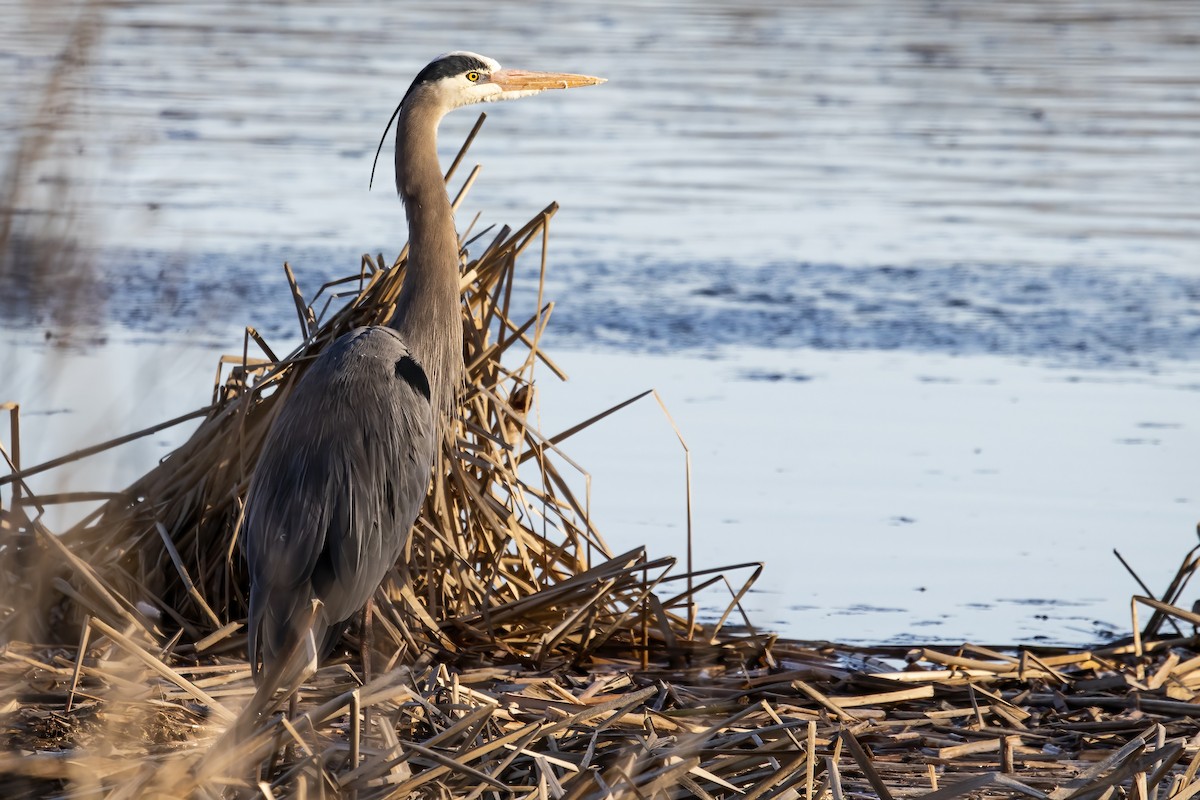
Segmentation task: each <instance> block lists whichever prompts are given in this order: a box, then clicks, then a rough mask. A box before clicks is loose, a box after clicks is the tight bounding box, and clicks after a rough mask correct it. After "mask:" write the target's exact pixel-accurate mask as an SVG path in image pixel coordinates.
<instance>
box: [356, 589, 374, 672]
mask: <svg viewBox="0 0 1200 800" xmlns="http://www.w3.org/2000/svg"><path fill="white" fill-rule="evenodd" d="M374 604H375V601H374V598H372V599H370V600H368V601H367V604H366V605H365V606H363V610H362V615H363V616H362V636H361V637H360V638H359V640H358V644H359V648H360V650H361V652H362V671H363V674H362V678H363V685H364V686H365V685H366V684H368V683H370V682H371V674H372V673H373V672H374V670H373V669H372V668H371V650H372V647H373V645H374V644H375V636H374V634H372V632H371V617H372V616H373V606H374Z"/></svg>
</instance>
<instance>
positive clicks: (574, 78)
mask: <svg viewBox="0 0 1200 800" xmlns="http://www.w3.org/2000/svg"><path fill="white" fill-rule="evenodd" d="M605 80H606V79H605V78H595V77H593V76H591V75H572V74H571V73H569V72H529V71H527V70H523V69H501V70H497V71H496V72H493V73H492V83H494V84H496V85H497V86H499V87H500V88H501V89H503V90H504V91H506V92H540V91H543V90H545V89H573V88H575V87H576V86H595V85H596V84H598V83H604V82H605Z"/></svg>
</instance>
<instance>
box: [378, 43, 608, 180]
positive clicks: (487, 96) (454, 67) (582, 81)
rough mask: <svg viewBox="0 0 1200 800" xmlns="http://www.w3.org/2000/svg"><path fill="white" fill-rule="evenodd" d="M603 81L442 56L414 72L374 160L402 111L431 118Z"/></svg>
mask: <svg viewBox="0 0 1200 800" xmlns="http://www.w3.org/2000/svg"><path fill="white" fill-rule="evenodd" d="M604 81H605V79H604V78H596V77H593V76H591V75H574V74H572V73H569V72H530V71H527V70H521V69H501V67H500V64H499V63H497V62H496V61H495V59H491V58H488V57H487V56H481V55H479V54H478V53H471V52H468V51H466V50H457V51H455V52H453V53H443V54H442V55H440V56H438V57H437V58H435V59H434V60H433V61H430V62H429V63H428V64H426V65H425V67H424V69H422V70H421V71H420V72H418V73H417V77H416V78H415V79H414V80H413V82H412V86H410V87H408V92H406V93H405V95H404V99H403V100H401V101H400V105H398V106H396V110H395V111H394V112H392V118H391V119H389V120H388V124H387V127H386V128H384V129H383V137H381V138H380V140H379V148H377V149H376V151H375V160H376V161H378V160H379V152H380V150H382V149H383V141H384V139H386V138H387V134H388V131H389V130H390V129H391V127H392V123H393V122H395V121H396V117H397V116H399V115H400V113H401V112H402V111H403V110H404V109H406V108H410V107H413V106H417V105H421V106H423V107H425V108H426V110H432V111H433V114H434V116H435V119H440V118H441V116H442V115H443V114H445V113H447V112H449V111H453V110H454V109H456V108H461V107H463V106H469V105H472V104H474V103H490V102H494V101H496V100H515V99H516V98H518V97H529V96H530V95H534V94H538V93H539V92H544V91H546V90H547V89H573V88H575V87H576V86H595V85H596V84H598V83H604ZM374 181H375V166H374V164H372V165H371V183H374Z"/></svg>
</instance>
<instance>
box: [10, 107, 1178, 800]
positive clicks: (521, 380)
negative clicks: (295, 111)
mask: <svg viewBox="0 0 1200 800" xmlns="http://www.w3.org/2000/svg"><path fill="white" fill-rule="evenodd" d="M477 129H478V126H477V127H476V130H477ZM468 143H469V141H468ZM464 150H465V148H464ZM461 158H462V155H461V154H460V157H459V160H456V161H455V165H454V166H452V168H451V173H452V174H453V172H454V171H455V167H457V165H458V164H459V162H460V160H461ZM473 178H474V174H472V175H471V176H470V177H469V178H468V179H467V180H466V182H465V185H464V187H463V192H465V191H466V189H467V188H469V186H470V184H471V182H472V180H473ZM463 192H460V193H459V199H460V200H461V197H462V193H463ZM553 213H554V206H551V207H549V208H547V209H546V210H545V211H544V212H543V213H541V214H539V215H538V216H537V217H535V218H534V219H533V220H532V221H530V222H529V223H528V224H527V225H525V226H524V227H522V228H521V229H520V230H517V231H515V232H514V231H509V230H502V231H499V232H496V233H488V234H485V235H486V236H487V237H488V238H487V240H488V244H486V246H484V247H483V248H482V249H483V252H482V255H480V256H479V257H478V258H476V259H474V260H471V261H469V262H467V261H466V259H465V258H464V264H463V280H462V288H463V306H462V308H463V314H464V321H465V341H464V352H465V354H466V361H467V364H468V371H469V374H470V383H469V388H468V390H467V392H466V394H465V396H464V397H463V399H462V403H461V408H460V413H459V418H458V419H457V420H456V423H455V429H454V431H453V435H452V436H451V437H449V438H448V439H447V442H446V444H445V448H444V451H443V453H442V455H441V457H440V459H439V462H438V465H437V468H436V470H435V477H434V481H433V487H432V490H431V492H430V494H429V497H428V499H427V501H426V503H425V506H424V509H423V511H422V514H421V517H420V519H419V521H418V523H417V525H416V528H415V530H414V534H413V536H412V539H411V545H410V548H409V551H408V553H407V554H406V557H405V558H404V559H403V560H402V562H401V564H400V565H399V566H398V567H397V568H396V570H394V572H393V574H392V575H391V576H390V578H389V580H388V581H387V582H386V583H385V586H384V587H383V588H382V589H381V590H380V591H379V592H377V593H376V612H375V614H374V617H373V621H372V637H371V641H373V645H374V652H375V658H374V659H372V660H371V663H368V664H364V663H362V661H361V659H360V657H359V653H360V649H361V642H360V641H359V637H360V636H361V633H362V632H361V631H357V632H352V633H351V634H350V635H348V636H347V637H346V640H345V641H344V642H343V644H345V645H346V647H345V648H342V649H341V650H340V651H339V654H338V655H337V656H336V657H335V658H334V659H333V660H332V662H331V663H330V664H329V665H327V666H325V667H323V668H322V669H320V670H319V671H317V672H316V673H315V674H313V675H311V676H309V677H308V678H307V679H306V680H305V681H304V683H303V685H302V686H301V687H300V689H299V692H298V693H297V695H296V701H295V702H294V704H293V705H292V707H290V708H287V709H286V710H278V711H277V710H275V709H274V704H272V703H271V702H270V701H271V698H262V697H256V693H255V688H254V685H253V682H252V680H251V677H250V669H249V664H248V663H247V662H246V659H245V652H244V647H245V636H244V630H243V624H244V619H245V611H246V608H245V604H246V603H245V601H246V598H245V577H244V574H243V568H242V564H241V558H240V555H239V553H238V549H237V542H236V532H237V528H238V521H239V515H240V512H241V502H242V498H243V497H244V494H245V489H246V485H247V481H248V478H249V475H250V472H251V471H252V467H253V464H254V459H255V457H256V453H257V452H258V448H259V446H260V444H261V442H262V439H263V437H264V435H265V433H266V430H267V429H268V427H269V425H270V422H271V419H272V418H273V415H274V413H275V411H276V409H277V408H278V407H279V403H280V402H281V401H282V400H284V399H285V398H286V397H287V394H288V391H289V388H290V386H292V385H293V383H294V381H295V380H296V378H297V376H298V375H300V374H301V373H302V371H303V369H304V368H305V365H306V364H307V363H308V362H309V361H310V360H311V358H312V357H313V355H314V354H316V353H317V352H319V351H320V350H321V348H323V347H324V346H325V345H327V344H328V343H330V342H331V341H333V340H334V339H335V338H336V337H338V336H339V335H341V334H342V333H344V332H345V331H347V330H349V329H350V328H353V327H355V326H357V325H363V324H374V323H379V322H382V321H383V320H385V319H386V318H387V317H388V315H389V313H390V311H391V308H392V305H393V303H394V301H395V298H396V296H397V293H398V289H399V286H400V284H401V282H402V281H403V276H404V268H405V254H404V253H401V255H400V257H399V258H398V259H397V260H396V261H395V263H394V264H392V265H391V266H388V265H387V264H386V263H385V262H384V261H383V259H382V258H367V257H364V259H363V262H362V265H361V269H360V270H359V271H358V272H357V273H356V274H354V275H352V276H349V277H347V278H344V279H341V280H339V281H334V282H333V283H331V284H329V285H327V286H326V287H323V289H322V291H321V292H320V293H319V294H318V298H317V299H314V300H311V301H306V300H305V299H304V298H303V297H302V295H301V293H300V292H299V290H298V289H297V288H296V286H295V283H294V281H293V282H292V288H293V293H294V296H295V298H296V308H297V312H298V318H299V321H300V325H301V328H302V330H303V332H304V342H303V344H302V345H301V346H300V347H299V348H297V349H296V351H295V352H293V353H291V354H289V355H288V356H286V357H284V358H279V357H277V356H276V355H275V354H274V353H273V352H272V351H271V349H270V347H269V346H268V345H267V343H266V342H264V341H262V339H261V337H259V336H258V335H257V334H256V333H255V332H254V331H252V330H248V331H247V338H246V343H245V347H244V348H243V352H242V354H241V355H240V356H237V357H233V358H230V359H226V364H225V369H224V370H223V371H222V372H221V373H220V375H219V378H218V381H217V385H216V386H215V389H214V395H213V400H212V403H211V404H210V405H208V406H206V407H205V408H203V409H200V410H199V411H197V412H196V413H195V414H193V415H189V417H190V418H199V419H200V423H199V427H198V428H197V429H196V431H195V432H194V433H193V434H192V436H191V437H190V438H189V439H188V441H187V442H186V443H185V444H184V445H182V446H181V447H180V448H179V449H178V450H176V451H175V452H174V453H172V454H171V456H170V457H169V458H167V459H165V460H163V461H162V462H161V463H160V464H158V465H157V466H155V467H154V468H153V469H152V470H150V471H149V472H148V473H147V474H146V475H145V476H143V477H142V478H141V479H139V480H138V481H137V482H135V483H134V484H133V485H132V486H130V487H127V488H126V489H125V490H123V491H120V492H117V493H111V494H108V495H104V497H105V498H106V500H105V502H104V504H103V505H102V506H101V507H100V508H99V509H98V510H96V511H95V512H94V513H91V514H89V515H88V516H87V518H85V519H84V520H83V521H82V522H80V523H79V524H78V525H76V526H74V527H73V528H71V529H70V530H68V531H63V532H52V531H50V530H48V529H47V528H46V527H45V525H44V524H43V523H42V519H41V517H42V511H43V509H44V508H45V506H46V505H48V504H50V503H53V502H59V501H70V500H76V499H80V497H79V495H74V496H57V497H51V496H41V497H37V496H33V495H32V494H31V492H30V490H29V487H28V485H27V484H26V483H25V482H24V478H27V477H29V476H32V475H34V474H37V473H38V472H44V471H46V470H49V469H54V468H55V467H56V466H61V465H62V464H63V463H68V462H69V461H71V460H72V459H74V458H77V457H82V456H84V455H86V454H87V452H94V451H96V450H98V449H100V448H99V447H98V448H92V449H91V450H89V451H86V452H84V453H81V454H72V455H71V456H67V457H64V458H63V459H58V460H56V461H54V462H49V463H48V464H44V465H38V466H33V467H25V468H23V469H22V466H21V465H20V463H19V457H18V453H17V451H16V448H15V447H13V446H10V447H9V448H8V449H6V450H5V451H4V453H3V456H4V458H6V459H8V462H9V466H10V475H8V476H6V477H4V478H0V482H3V483H4V484H7V485H8V486H9V487H11V488H10V491H11V492H12V496H13V502H12V503H10V505H9V507H8V508H4V509H0V603H2V604H3V606H4V608H3V613H4V616H3V619H2V621H0V625H2V626H3V628H2V629H0V636H3V639H4V640H5V641H6V642H7V644H6V645H5V646H4V649H3V651H2V652H0V739H2V740H3V743H4V748H3V752H0V783H2V784H3V786H4V792H3V793H4V795H5V796H13V797H20V796H30V797H33V796H71V797H116V798H121V797H190V796H197V797H235V796H236V797H252V796H260V795H261V796H267V797H281V796H295V797H321V796H325V797H329V796H340V795H347V796H355V797H358V798H384V797H412V796H440V797H470V798H474V797H497V798H506V797H553V798H591V797H597V798H598V797H607V796H613V795H618V796H629V797H685V796H698V797H742V796H744V797H747V798H767V797H779V798H784V797H786V798H799V797H803V798H805V800H813V799H814V798H819V799H821V800H824V798H832V800H843V798H845V797H848V796H851V795H856V796H877V797H881V798H888V797H892V796H905V797H911V796H924V797H930V798H934V799H935V800H941V799H942V798H949V797H954V796H960V795H967V794H970V795H972V796H1000V795H1013V794H1022V795H1027V796H1031V797H1049V798H1051V799H1052V800H1075V799H1076V798H1108V797H1114V796H1118V795H1119V796H1136V797H1138V798H1141V799H1142V800H1172V799H1173V800H1187V798H1189V797H1191V796H1192V795H1193V794H1195V793H1196V792H1197V791H1200V781H1197V779H1196V773H1197V769H1198V768H1200V748H1198V747H1197V744H1198V742H1197V736H1198V735H1200V726H1197V725H1196V722H1195V714H1194V713H1193V712H1194V711H1196V710H1200V705H1197V704H1196V703H1195V701H1196V699H1197V696H1196V687H1197V686H1200V655H1198V654H1200V649H1198V648H1197V643H1198V640H1197V638H1196V637H1195V636H1187V635H1184V633H1183V632H1182V631H1178V630H1177V631H1176V633H1175V635H1174V636H1173V638H1169V639H1166V638H1161V637H1159V636H1158V635H1157V634H1158V631H1159V630H1160V629H1162V628H1163V626H1164V625H1165V624H1167V623H1168V622H1169V621H1171V620H1183V621H1184V622H1185V624H1194V623H1196V622H1200V617H1198V616H1196V615H1194V614H1191V613H1190V612H1186V611H1183V610H1181V609H1179V608H1177V607H1176V606H1174V605H1172V604H1173V603H1174V602H1175V601H1176V600H1177V598H1178V597H1179V596H1180V593H1181V592H1182V590H1183V586H1184V584H1185V583H1186V580H1187V579H1188V578H1189V577H1190V575H1191V574H1192V571H1193V570H1194V569H1195V567H1196V560H1195V558H1194V553H1193V554H1191V555H1189V558H1188V560H1187V561H1186V562H1185V564H1184V566H1183V567H1182V568H1181V570H1180V572H1179V576H1178V577H1177V579H1176V581H1175V582H1174V583H1173V584H1172V586H1171V587H1170V590H1169V591H1168V592H1167V594H1166V596H1165V598H1164V600H1165V601H1166V602H1160V601H1158V600H1154V599H1151V598H1142V599H1140V600H1139V602H1141V603H1142V604H1145V605H1149V606H1151V607H1153V608H1154V616H1153V617H1152V618H1151V619H1150V620H1149V622H1148V623H1147V625H1146V629H1145V631H1144V632H1142V633H1141V634H1139V635H1138V636H1137V637H1136V638H1135V639H1134V640H1132V641H1131V642H1129V643H1124V644H1120V645H1114V646H1111V647H1107V648H1104V649H1097V650H1090V651H1078V652H1065V651H1052V650H1043V651H1039V652H1034V651H1032V650H1022V651H1019V652H1015V651H996V650H989V649H986V648H979V647H970V646H964V647H962V648H958V649H955V650H952V651H949V652H947V651H945V650H940V649H933V648H924V649H921V648H918V649H913V650H907V649H903V648H901V649H878V648H876V649H872V648H859V649H857V650H851V649H848V648H841V647H834V646H821V645H804V644H799V643H789V642H778V641H775V639H774V638H773V637H771V636H769V635H765V634H759V633H756V632H754V631H753V629H751V628H749V627H747V626H742V627H739V629H738V630H736V631H732V630H727V629H725V627H724V625H725V622H726V620H728V619H729V618H730V617H731V615H734V614H737V613H738V607H737V604H738V601H739V600H740V598H741V596H742V595H743V594H744V593H745V591H746V590H747V589H748V588H749V583H746V584H742V585H740V586H736V585H735V588H734V589H733V590H731V598H730V602H729V605H728V607H727V608H726V609H725V610H724V613H723V614H722V615H721V620H720V623H718V624H717V625H700V624H698V623H697V622H696V619H695V598H696V596H697V593H698V592H700V591H702V590H704V589H706V588H708V587H710V586H711V585H712V584H714V583H718V582H721V581H723V580H724V577H723V576H722V575H721V574H719V573H715V572H709V573H699V572H694V571H692V570H691V569H690V565H689V569H687V570H684V571H683V572H682V573H676V572H675V571H674V567H675V564H674V562H673V560H672V559H663V558H658V559H655V558H651V557H650V556H649V555H648V554H647V553H646V552H645V551H644V550H642V549H638V550H635V551H633V552H630V553H625V554H613V553H611V552H610V551H609V549H608V548H607V546H606V545H605V543H604V541H603V538H602V537H601V535H600V533H599V532H598V530H597V527H596V525H595V524H594V522H593V520H591V519H590V518H589V515H588V503H587V498H586V496H584V497H580V496H578V495H577V493H576V492H574V491H573V490H572V486H573V485H578V481H577V480H574V479H572V476H571V473H572V472H573V471H574V469H575V468H574V466H573V465H572V464H571V462H570V461H569V459H568V458H567V457H566V456H565V455H564V454H563V453H562V452H561V451H560V450H559V447H558V446H559V444H560V443H561V442H562V441H563V440H564V439H565V438H567V437H568V436H569V435H570V434H571V433H572V432H573V431H574V430H577V429H578V428H576V429H572V430H571V431H566V432H563V433H561V434H558V435H556V436H546V435H543V434H542V433H541V432H539V431H537V430H536V429H535V427H533V426H532V425H531V424H530V422H529V419H528V412H529V410H530V408H531V407H532V403H533V400H534V394H533V393H534V391H535V389H534V374H535V369H537V370H547V369H548V370H550V371H552V372H555V373H559V372H560V370H559V369H558V367H557V366H556V365H555V364H554V363H553V362H552V360H551V359H550V358H549V357H548V356H547V354H546V353H544V352H543V351H542V350H541V347H540V339H541V336H542V333H543V331H544V330H545V327H546V324H547V322H548V321H549V319H550V315H551V311H552V309H553V304H552V303H550V302H548V301H546V300H545V299H544V298H543V297H542V294H541V290H540V287H541V285H542V284H541V283H539V292H538V299H537V302H536V304H535V306H534V307H532V308H528V309H519V308H515V307H514V305H513V301H512V298H513V285H514V281H515V279H516V273H515V270H516V269H517V265H518V263H521V264H522V265H523V267H522V268H523V269H525V270H526V273H527V274H532V273H533V272H534V271H535V269H537V270H540V274H541V275H542V277H543V278H544V275H545V268H546V262H545V249H544V245H545V241H546V236H547V233H548V227H547V226H548V222H549V219H550V217H551V216H552V214H553ZM467 235H469V233H468V234H467ZM482 236H484V235H481V237H482ZM480 242H482V238H480ZM539 246H540V247H541V253H542V260H541V264H540V267H531V266H527V264H528V262H529V261H531V260H532V255H531V254H535V253H537V252H538V249H539ZM289 275H290V272H289ZM342 292H344V293H345V294H346V296H347V297H348V298H349V299H348V302H346V303H345V305H344V306H342V307H340V308H335V306H336V305H337V304H336V303H331V302H330V300H332V299H333V298H335V297H336V296H338V294H339V293H342ZM252 352H253V353H261V356H255V357H252V356H251V353H252ZM12 419H13V431H14V434H13V441H16V440H19V436H18V425H17V422H16V419H17V418H16V416H15V411H14V412H13V416H12ZM590 422H591V420H589V421H587V422H585V423H582V424H581V426H580V427H582V425H586V424H588V423H590ZM160 427H161V426H156V427H155V428H153V429H151V430H157V429H160ZM124 438H125V439H126V440H127V439H129V438H131V437H124ZM120 441H121V440H118V442H117V443H119V442H120ZM108 444H109V445H112V444H115V443H108ZM104 446H108V445H104ZM101 447H103V446H101ZM97 496H100V495H87V497H93V498H94V497H97ZM742 566H744V565H742ZM1133 627H1134V628H1135V629H1136V628H1137V627H1138V624H1137V621H1136V619H1135V620H1134V626H1133ZM1142 634H1144V635H1142Z"/></svg>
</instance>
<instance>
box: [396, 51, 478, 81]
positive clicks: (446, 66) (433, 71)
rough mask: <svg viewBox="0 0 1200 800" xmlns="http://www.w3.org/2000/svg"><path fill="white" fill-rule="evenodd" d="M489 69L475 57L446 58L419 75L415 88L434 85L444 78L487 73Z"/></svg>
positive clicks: (455, 56) (435, 62)
mask: <svg viewBox="0 0 1200 800" xmlns="http://www.w3.org/2000/svg"><path fill="white" fill-rule="evenodd" d="M488 69H489V67H488V65H487V64H485V63H484V62H482V61H480V60H479V59H478V58H475V57H473V56H464V55H453V56H446V57H445V58H439V59H438V60H437V61H434V62H433V63H432V64H429V65H427V66H426V67H425V69H423V70H421V71H420V72H419V73H417V78H416V80H414V81H413V86H416V85H418V84H421V83H433V82H434V81H440V80H441V79H442V78H449V77H451V76H453V75H461V74H463V73H464V72H487V71H488Z"/></svg>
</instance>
